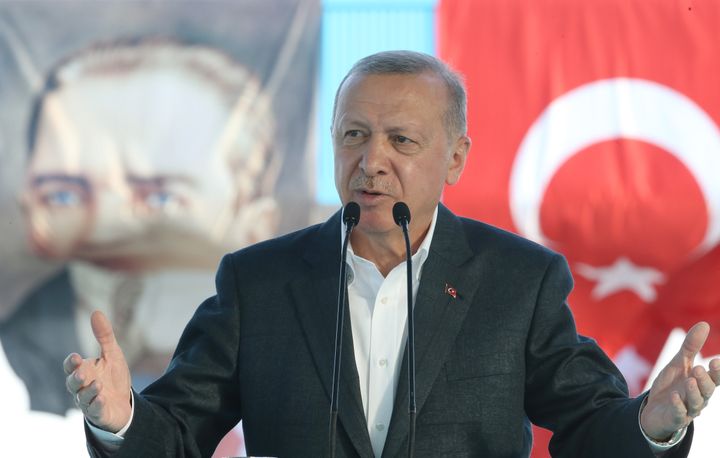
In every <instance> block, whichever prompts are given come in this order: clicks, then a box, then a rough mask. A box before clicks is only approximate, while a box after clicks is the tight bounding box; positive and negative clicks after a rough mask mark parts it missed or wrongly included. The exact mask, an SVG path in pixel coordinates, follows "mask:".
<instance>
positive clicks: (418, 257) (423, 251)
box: [340, 207, 438, 285]
mask: <svg viewBox="0 0 720 458" xmlns="http://www.w3.org/2000/svg"><path fill="white" fill-rule="evenodd" d="M437 216H438V207H435V212H433V217H432V220H431V222H430V228H429V229H428V231H427V234H425V238H424V239H423V241H422V243H421V244H420V246H419V247H418V249H417V251H416V252H415V254H413V255H412V262H413V273H414V277H415V280H416V281H419V280H420V274H421V273H422V266H423V264H425V260H426V259H427V257H428V253H430V244H431V243H432V238H433V234H435V224H436V223H437ZM344 242H345V225H344V224H340V248H341V249H342V244H343V243H344ZM357 262H367V263H371V261H368V260H367V259H365V258H363V257H361V256H358V255H356V254H355V252H354V251H353V249H352V242H349V243H348V256H347V265H348V269H349V270H348V272H347V277H348V285H350V284H352V282H353V280H354V279H355V270H356V269H355V263H357ZM376 268H377V267H376Z"/></svg>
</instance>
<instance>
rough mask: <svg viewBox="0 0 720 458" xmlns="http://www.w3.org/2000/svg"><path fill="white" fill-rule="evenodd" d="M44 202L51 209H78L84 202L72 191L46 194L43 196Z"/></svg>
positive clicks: (64, 190)
mask: <svg viewBox="0 0 720 458" xmlns="http://www.w3.org/2000/svg"><path fill="white" fill-rule="evenodd" d="M42 201H43V202H44V203H45V205H47V206H49V207H65V208H67V207H76V206H78V205H80V204H81V203H82V201H83V198H82V196H80V195H79V194H78V193H77V192H75V191H71V190H66V189H62V190H58V191H54V192H49V193H46V194H45V195H43V196H42Z"/></svg>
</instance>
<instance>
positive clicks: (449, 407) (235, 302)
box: [90, 206, 690, 458]
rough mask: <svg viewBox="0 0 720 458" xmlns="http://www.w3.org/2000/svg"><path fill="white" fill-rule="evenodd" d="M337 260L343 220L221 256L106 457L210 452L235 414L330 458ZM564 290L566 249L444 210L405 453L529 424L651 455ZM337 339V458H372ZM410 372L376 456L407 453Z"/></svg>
mask: <svg viewBox="0 0 720 458" xmlns="http://www.w3.org/2000/svg"><path fill="white" fill-rule="evenodd" d="M339 259H340V218H339V214H336V215H335V216H333V217H332V218H331V219H330V220H329V221H328V222H326V223H325V224H322V225H318V226H313V227H310V228H308V229H305V230H302V231H300V232H296V233H293V234H290V235H287V236H284V237H282V238H279V239H276V240H272V241H269V242H264V243H261V244H258V245H255V246H252V247H249V248H246V249H244V250H241V251H239V252H237V253H234V254H232V255H228V256H226V257H225V259H224V260H223V262H222V264H221V266H220V269H219V271H218V276H217V291H218V294H217V296H216V297H213V298H211V299H208V300H207V301H206V302H205V303H203V304H202V305H201V307H200V308H199V309H198V311H197V313H196V315H195V316H194V317H193V319H192V320H191V321H190V323H189V324H188V326H187V328H186V330H185V332H184V334H183V336H182V338H181V340H180V343H179V346H178V348H177V351H176V353H175V356H174V359H173V362H172V363H171V365H170V367H169V368H168V371H167V373H166V374H165V375H164V376H163V377H162V378H161V379H159V380H158V381H157V382H156V383H155V384H153V385H151V386H150V387H148V388H147V389H146V390H145V391H144V393H143V394H142V395H137V396H136V398H135V399H136V404H135V417H134V420H133V423H132V426H131V427H130V429H129V431H128V432H127V435H126V439H125V442H124V445H123V447H122V448H121V450H120V451H119V452H118V454H117V456H123V457H124V456H127V457H131V456H132V457H135V456H168V457H180V456H210V455H211V454H212V452H213V450H214V447H215V445H216V444H217V443H218V441H219V440H220V439H221V437H222V436H223V435H224V434H225V432H226V431H228V430H229V429H230V428H231V427H232V426H233V425H235V423H236V422H237V421H238V420H239V419H241V418H242V419H243V426H244V430H245V439H246V445H247V449H248V454H250V455H263V456H266V455H269V456H280V457H305V456H307V457H321V456H325V455H326V453H327V441H328V438H327V436H328V412H329V398H330V396H329V393H330V384H331V378H332V367H331V366H332V360H333V350H334V345H333V340H334V329H335V315H336V305H335V304H336V300H337V285H338V278H339V274H338V270H339V269H338V260H339ZM446 285H450V286H452V287H454V288H455V289H456V291H457V294H456V297H452V296H451V295H450V294H448V293H447V292H446ZM571 287H572V280H571V277H570V273H569V270H568V267H567V264H566V262H565V260H564V259H563V258H562V257H561V256H559V255H557V254H554V253H552V252H550V251H549V250H547V249H545V248H542V247H540V246H538V245H536V244H534V243H531V242H528V241H526V240H524V239H521V238H519V237H517V236H515V235H512V234H509V233H507V232H504V231H501V230H499V229H496V228H493V227H491V226H488V225H485V224H482V223H479V222H476V221H471V220H467V219H460V218H457V217H455V216H454V215H453V214H452V213H450V212H449V211H448V210H447V209H446V208H444V207H442V206H441V207H440V210H439V215H438V220H437V224H436V229H435V234H434V237H433V241H432V245H431V248H430V253H429V256H428V258H427V261H426V263H425V265H424V267H423V272H422V278H421V281H420V286H419V290H418V293H417V300H416V304H415V317H416V343H417V389H416V393H417V409H418V416H417V439H416V456H418V457H448V456H452V457H525V456H527V455H528V453H529V450H530V447H531V440H532V439H531V429H530V421H532V422H534V423H536V424H538V425H541V426H543V427H546V428H549V429H551V430H553V431H554V436H553V439H552V442H551V444H550V449H551V452H552V454H553V455H554V456H557V457H612V458H617V457H632V458H641V457H651V456H653V455H652V453H651V452H650V449H649V447H648V445H647V443H646V442H645V439H644V438H643V437H642V435H641V432H640V429H639V426H638V408H639V405H640V402H641V399H628V397H627V388H626V385H625V382H624V381H623V379H622V376H621V375H620V374H619V373H618V371H617V369H616V368H615V367H614V366H613V364H612V363H611V362H610V361H609V359H608V358H607V357H606V356H605V354H604V353H603V352H602V351H601V350H600V349H599V348H598V346H597V345H596V344H595V343H594V342H593V341H592V340H590V339H586V338H584V337H581V336H578V335H577V334H576V332H575V326H574V323H573V319H572V316H571V314H570V310H569V308H568V307H567V305H566V303H565V299H566V296H567V294H568V293H569V291H570V289H571ZM345 337H346V340H345V345H344V352H343V353H344V354H343V359H342V378H341V390H340V402H339V411H340V413H339V427H338V449H339V451H338V456H342V457H358V456H360V457H371V456H372V448H371V445H370V439H369V436H368V432H367V426H366V421H365V417H364V414H363V407H362V402H361V399H360V390H359V383H358V376H357V371H356V369H355V361H354V356H353V349H352V335H351V331H350V327H349V325H347V326H346V328H345ZM405 371H406V365H405V363H404V362H403V372H402V373H401V375H400V379H399V380H400V382H399V384H398V387H397V391H396V399H395V408H394V411H393V415H392V420H391V423H390V426H389V430H388V436H387V441H386V443H385V448H384V451H383V457H397V456H405V455H406V450H407V437H408V415H407V386H406V383H405V380H407V374H406V372H405ZM689 439H690V438H689V437H688V438H687V440H686V441H684V443H683V445H682V446H680V447H677V450H674V451H673V453H672V454H670V455H671V456H682V455H684V454H686V453H687V449H688V447H689V443H690V440H689ZM90 449H91V450H94V447H93V446H92V444H90Z"/></svg>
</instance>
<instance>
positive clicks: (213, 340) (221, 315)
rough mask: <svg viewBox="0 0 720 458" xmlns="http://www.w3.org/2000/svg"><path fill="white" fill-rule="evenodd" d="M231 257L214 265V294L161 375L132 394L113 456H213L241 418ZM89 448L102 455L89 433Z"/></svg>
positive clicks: (236, 324)
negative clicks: (130, 409) (127, 423)
mask: <svg viewBox="0 0 720 458" xmlns="http://www.w3.org/2000/svg"><path fill="white" fill-rule="evenodd" d="M231 256H232V255H228V256H226V257H225V258H223V261H222V262H221V264H220V268H219V269H218V273H217V277H216V287H217V295H216V296H214V297H211V298H209V299H207V300H206V301H205V302H203V303H202V304H201V305H200V306H199V307H198V309H197V311H196V312H195V315H194V316H193V318H192V319H191V320H190V322H189V323H188V325H187V327H186V328H185V330H184V331H183V334H182V337H181V338H180V342H179V344H178V346H177V348H176V350H175V353H174V355H173V357H172V361H171V362H170V365H169V366H168V369H167V371H166V372H165V374H164V375H163V376H162V377H160V378H159V379H158V380H157V381H156V382H154V383H153V384H151V385H150V386H148V387H147V388H146V389H145V390H144V391H143V392H142V393H140V394H136V395H135V413H134V417H133V422H132V424H131V425H130V428H129V429H128V431H127V433H126V434H125V440H124V442H123V444H122V446H121V447H120V450H118V451H117V452H116V453H115V454H113V455H112V456H113V457H137V456H148V457H150V456H152V457H162V456H165V457H199V456H211V455H212V453H213V451H214V450H215V447H216V446H217V444H218V442H220V440H221V439H222V437H223V436H224V435H225V433H226V432H227V431H229V430H230V429H231V428H233V427H234V426H235V425H236V424H237V422H238V421H240V419H241V409H240V398H239V386H240V383H239V380H238V371H237V355H238V345H239V340H240V339H239V329H240V327H239V323H238V320H239V312H238V310H239V304H238V303H237V297H238V295H237V290H236V288H237V283H236V277H235V272H234V268H233V264H232V257H231ZM88 450H89V452H90V454H91V456H96V457H100V456H104V455H103V452H102V450H101V449H99V448H98V447H96V446H95V445H94V444H93V441H92V438H91V437H90V436H88Z"/></svg>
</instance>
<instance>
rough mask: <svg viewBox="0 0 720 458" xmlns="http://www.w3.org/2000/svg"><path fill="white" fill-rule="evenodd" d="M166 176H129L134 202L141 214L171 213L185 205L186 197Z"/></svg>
mask: <svg viewBox="0 0 720 458" xmlns="http://www.w3.org/2000/svg"><path fill="white" fill-rule="evenodd" d="M171 181H172V180H168V179H166V178H164V177H152V178H138V177H129V178H128V184H129V185H130V188H131V189H132V193H133V202H134V203H135V208H136V209H137V210H138V211H139V212H140V214H146V215H150V214H158V215H159V214H165V215H167V214H169V213H173V212H174V211H176V210H178V209H180V208H182V207H184V206H185V199H183V197H182V195H181V194H179V193H178V192H175V190H174V189H173V188H174V186H172V184H171V183H170V182H171Z"/></svg>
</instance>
